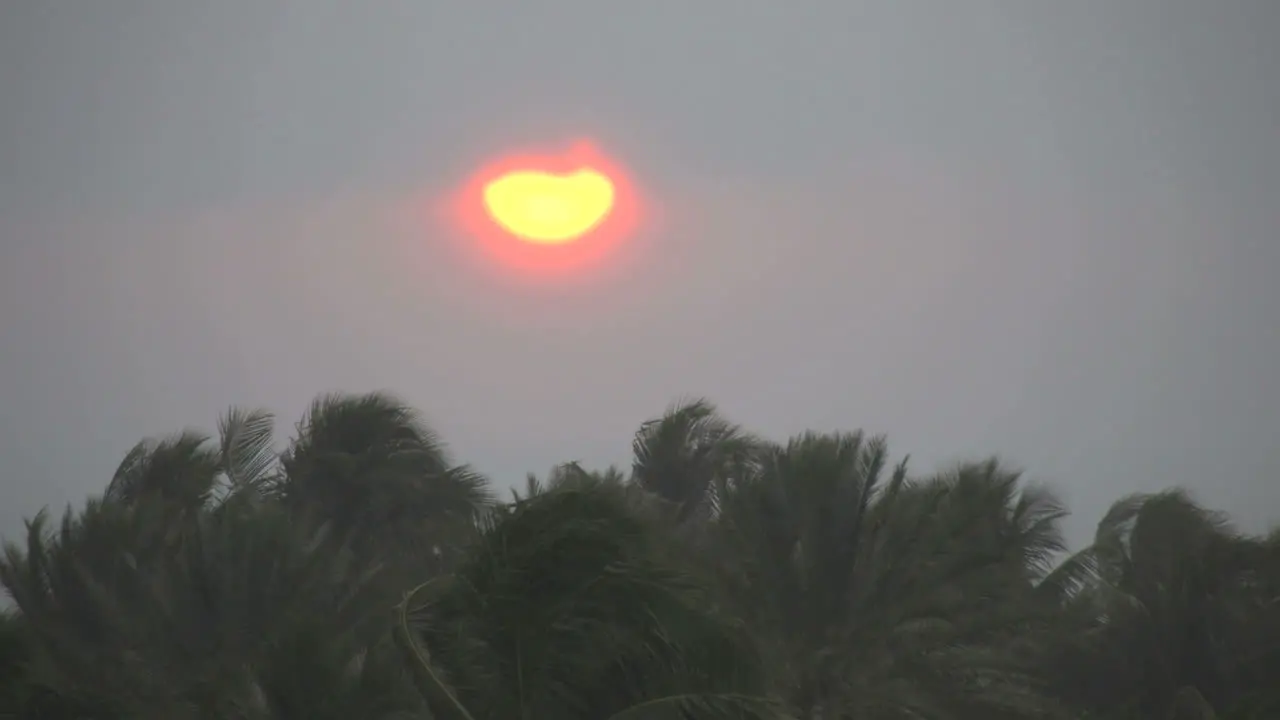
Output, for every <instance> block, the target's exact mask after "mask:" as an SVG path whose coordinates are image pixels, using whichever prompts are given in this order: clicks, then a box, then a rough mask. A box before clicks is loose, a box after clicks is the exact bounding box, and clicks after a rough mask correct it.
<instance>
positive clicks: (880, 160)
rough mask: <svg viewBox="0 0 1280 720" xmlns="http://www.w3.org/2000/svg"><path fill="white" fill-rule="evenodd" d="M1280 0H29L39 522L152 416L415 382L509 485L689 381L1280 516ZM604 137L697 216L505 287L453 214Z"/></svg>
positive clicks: (26, 221) (24, 141) (26, 462)
mask: <svg viewBox="0 0 1280 720" xmlns="http://www.w3.org/2000/svg"><path fill="white" fill-rule="evenodd" d="M1277 30H1280V4H1277V3H1276V2H1274V0H1216V2H1212V3H1211V2H1207V1H1205V0H1073V1H1072V2H1069V3H1066V2H1048V1H1047V0H1005V1H1002V2H996V1H994V0H964V1H963V2H960V1H957V0H884V1H881V2H859V1H857V0H843V1H835V0H823V1H819V0H808V1H807V2H789V3H784V2H778V1H777V0H714V1H713V0H692V1H691V0H683V1H681V2H676V1H675V0H647V2H632V3H621V2H599V1H598V0H537V1H532V0H530V1H528V2H520V3H516V2H504V3H483V2H474V1H472V2H463V1H462V0H454V1H451V2H423V1H422V0H406V1H404V2H392V1H391V0H385V1H382V2H365V3H352V2H338V1H337V0H276V1H275V2H269V3H268V2H261V0H235V1H233V0H222V1H221V2H218V3H210V2H203V3H198V2H194V1H192V0H111V1H107V0H94V1H92V2H91V1H90V0H78V1H77V0H64V1H58V2H50V1H47V0H46V1H44V2H40V1H37V0H10V1H9V2H4V3H3V4H0V457H3V458H4V469H3V477H2V478H0V483H2V485H0V534H3V535H6V536H9V537H12V536H13V535H14V534H15V533H16V532H18V531H19V530H20V518H21V517H23V516H28V515H30V514H32V513H34V512H35V511H36V510H38V509H39V508H40V507H41V506H43V505H45V504H53V505H55V506H61V505H62V504H64V503H67V502H77V503H78V502H80V501H81V500H82V499H83V498H84V497H85V495H86V494H87V493H90V492H98V491H100V490H101V489H102V487H103V486H104V483H105V482H106V480H107V479H108V477H109V475H110V472H111V471H112V470H113V469H114V467H115V464H116V463H117V462H118V460H119V459H120V457H121V456H122V455H123V453H124V452H125V451H126V450H127V449H128V447H129V446H130V445H132V444H133V443H134V442H135V441H136V440H138V439H139V438H140V437H142V436H145V435H152V434H157V433H167V432H171V431H174V430H177V429H180V428H182V427H183V426H197V427H204V428H212V427H213V426H214V422H215V419H216V417H217V415H218V414H219V412H221V411H222V410H223V409H224V408H225V407H226V406H227V405H229V404H244V405H251V406H266V407H268V408H271V409H273V410H276V411H278V412H279V413H280V415H281V419H282V423H281V425H282V427H281V431H282V433H283V432H284V431H288V430H290V429H291V428H292V423H293V422H294V421H295V420H296V419H297V417H298V416H299V415H300V413H301V412H302V410H303V409H304V407H305V405H306V403H307V402H308V401H309V400H310V399H311V398H312V397H313V396H314V395H315V394H317V393H319V392H321V391H326V390H350V391H365V390H373V389H384V388H385V389H390V390H393V391H395V392H397V393H399V394H401V395H402V396H404V397H405V398H406V399H408V400H409V401H411V402H413V403H414V404H416V405H417V406H419V407H421V408H422V409H423V410H424V411H425V412H426V413H427V414H428V417H429V418H430V420H431V422H432V423H433V424H434V425H435V426H436V427H437V428H438V429H439V430H440V431H441V432H442V433H443V434H444V435H445V436H446V437H447V438H448V439H449V440H450V442H451V444H452V446H453V447H454V449H455V451H456V453H457V455H458V456H459V458H460V459H463V460H467V461H470V462H473V463H474V464H476V465H477V466H478V467H479V468H480V469H482V470H484V471H486V472H487V473H489V474H491V475H492V477H494V478H495V480H496V481H497V482H499V483H501V484H506V483H509V482H512V481H519V480H521V478H522V477H523V474H524V472H525V471H526V470H538V471H542V470H544V469H546V468H547V467H548V466H550V465H551V464H553V463H555V462H558V461H563V460H570V459H581V460H584V461H586V462H588V463H591V464H607V463H609V462H615V461H624V460H625V459H626V457H627V453H628V449H629V447H628V443H629V439H630V434H631V432H632V431H633V430H634V428H635V426H636V425H637V424H638V423H639V422H640V421H641V420H642V419H644V418H646V417H649V416H651V415H654V414H656V413H658V412H659V411H661V410H662V408H663V407H664V406H665V405H666V404H667V403H668V402H669V401H670V400H672V399H673V398H675V397H677V396H680V395H684V394H700V395H707V396H709V397H711V398H712V399H713V400H715V401H716V402H718V403H719V404H720V405H721V406H722V408H723V409H724V410H725V411H726V412H727V413H729V414H730V415H731V416H732V417H733V418H735V419H737V420H738V421H740V422H742V423H744V424H745V425H747V426H749V427H750V428H753V429H756V430H759V431H761V432H764V433H767V434H771V435H774V436H778V437H781V436H784V435H786V434H789V433H792V432H795V431H799V430H802V429H805V428H814V429H837V428H856V427H863V428H866V429H868V430H870V431H874V432H884V433H887V434H888V435H889V438H890V442H891V444H892V446H893V447H894V449H895V450H896V451H897V452H899V453H903V452H910V453H912V454H913V456H914V457H915V458H916V459H917V461H916V467H917V469H919V470H924V469H926V468H929V467H933V466H936V465H938V464H939V463H944V462H949V461H952V460H956V459H960V458H964V457H976V456H982V455H986V454H989V453H998V454H1000V455H1001V456H1002V457H1005V458H1007V459H1009V460H1010V461H1011V462H1013V463H1016V464H1017V465H1020V466H1022V467H1025V468H1026V469H1027V470H1028V471H1029V472H1030V474H1031V475H1032V476H1034V477H1036V478H1038V479H1041V480H1044V481H1047V482H1050V483H1052V484H1054V485H1055V486H1057V487H1058V488H1059V489H1060V490H1061V491H1062V493H1063V494H1064V495H1065V496H1066V498H1067V499H1068V500H1069V501H1070V502H1071V504H1072V506H1073V507H1074V508H1075V509H1076V516H1075V517H1074V518H1073V520H1072V521H1071V524H1070V529H1071V532H1072V536H1073V538H1074V539H1075V540H1076V541H1082V540H1083V539H1084V538H1085V537H1086V536H1087V534H1088V533H1090V532H1091V531H1092V530H1091V529H1092V526H1093V525H1094V523H1096V521H1097V519H1098V517H1099V515H1100V513H1101V512H1102V510H1103V508H1104V507H1105V506H1106V505H1108V504H1109V503H1110V502H1111V501H1112V500H1114V499H1115V498H1116V497H1118V496H1119V495H1121V494H1124V493H1127V492H1133V491H1140V490H1151V489H1157V488H1161V487H1165V486H1168V485H1172V484H1185V485H1187V486H1189V487H1191V488H1192V489H1193V490H1194V491H1195V492H1196V493H1197V494H1198V495H1199V496H1200V497H1202V498H1203V499H1205V500H1207V501H1209V503H1210V504H1211V505H1214V506H1217V507H1219V508H1222V509H1225V510H1228V511H1230V512H1232V513H1233V514H1235V515H1236V516H1237V517H1238V518H1240V519H1241V520H1242V521H1243V522H1244V523H1245V524H1246V525H1248V526H1249V527H1251V528H1257V529H1260V528H1261V527H1263V526H1264V525H1266V524H1268V523H1270V522H1271V521H1272V520H1273V519H1280V480H1278V479H1280V460H1278V458H1280V451H1277V450H1276V449H1275V442H1276V430H1277V428H1278V427H1280V382H1276V381H1275V375H1276V370H1277V368H1280V330H1278V329H1277V328H1280V324H1278V323H1277V322H1276V319H1275V318H1276V314H1277V312H1280V290H1277V289H1276V288H1275V287H1274V286H1273V285H1272V282H1271V276H1272V275H1273V274H1274V273H1275V272H1276V271H1277V270H1280V139H1278V138H1277V129H1278V128H1280V125H1278V124H1277V123H1278V121H1277V118H1280V82H1277V80H1276V78H1277V76H1278V75H1280V53H1278V50H1277V48H1280V45H1278V44H1277V43H1276V42H1275V34H1276V32H1277ZM580 136H587V137H591V138H594V139H596V140H597V141H598V142H599V143H601V144H602V145H603V146H604V147H605V148H606V149H607V150H608V151H609V152H610V153H611V154H612V155H613V156H614V157H616V158H618V159H619V160H621V161H623V162H625V163H626V164H627V165H628V166H629V167H630V168H631V170H632V172H633V173H634V174H635V176H636V180H637V182H638V183H639V184H640V185H641V186H642V188H643V190H644V192H645V194H646V197H648V198H649V199H650V201H651V202H650V204H651V205H652V206H655V207H658V206H660V208H661V223H660V225H659V224H658V223H650V224H649V225H648V227H647V230H646V231H645V232H644V233H642V234H641V235H640V236H638V237H637V242H639V243H641V244H639V245H637V246H636V247H638V248H641V250H639V251H637V252H636V253H635V255H636V257H637V258H638V259H637V260H635V261H634V262H631V263H629V264H627V265H625V266H624V267H622V269H621V274H620V276H618V277H615V278H612V279H610V280H609V281H608V282H604V281H598V282H594V283H590V282H588V283H582V284H580V285H579V286H576V287H574V288H571V289H564V288H547V287H543V288H540V289H539V288H530V287H511V286H507V285H503V284H501V283H499V282H497V281H495V280H494V279H493V278H491V277H488V276H485V275H482V274H479V273H477V272H476V270H475V268H473V267H469V266H464V265H460V264H458V262H457V258H456V257H455V256H454V255H451V254H449V253H448V252H445V251H444V250H442V247H443V246H444V243H445V239H444V235H446V234H447V233H446V229H444V228H442V227H440V226H439V225H438V223H435V222H434V221H433V220H432V218H431V216H430V214H429V213H427V212H425V211H424V210H423V209H424V208H426V207H428V206H430V205H431V204H432V203H433V202H435V201H436V200H438V198H440V197H442V196H443V195H444V194H445V193H447V192H449V191H450V190H451V189H453V188H455V187H456V186H457V185H458V184H459V183H460V182H461V181H462V180H463V179H464V177H465V176H466V174H467V173H468V172H469V171H470V170H472V169H473V168H474V167H475V165H476V164H478V163H480V162H482V161H484V160H487V159H489V158H490V157H492V156H493V155H494V154H496V153H501V152H503V151H504V150H506V149H508V148H513V147H515V148H518V147H521V146H524V145H527V144H529V143H548V142H559V141H562V140H567V139H570V138H573V137H580Z"/></svg>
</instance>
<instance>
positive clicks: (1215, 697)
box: [0, 394, 1280, 720]
mask: <svg viewBox="0 0 1280 720" xmlns="http://www.w3.org/2000/svg"><path fill="white" fill-rule="evenodd" d="M274 427H275V422H274V418H273V416H272V415H271V414H270V413H267V412H265V411H261V410H256V411H245V410H237V409H234V408H233V409H231V410H230V411H228V413H227V414H226V415H225V416H224V417H223V418H221V419H220V421H219V424H218V431H219V432H218V436H217V438H216V440H213V439H209V438H207V437H206V436H204V435H201V434H199V433H195V432H191V431H188V432H185V433H182V434H180V435H175V436H172V437H170V438H167V439H163V440H160V441H147V442H143V443H140V444H139V445H137V446H136V447H135V448H134V449H133V450H131V451H130V452H129V453H128V454H127V456H126V458H125V460H124V461H123V462H122V463H121V465H120V467H119V469H118V470H117V471H116V473H115V474H114V476H113V477H112V478H111V480H110V482H109V483H108V484H107V486H106V488H105V491H104V494H103V496H102V498H100V499H91V500H90V501H89V502H87V503H86V505H85V506H84V508H83V509H81V510H80V511H78V512H73V511H72V510H70V509H68V510H67V511H66V512H65V513H64V514H63V515H62V517H61V519H60V520H59V521H57V522H54V521H53V520H52V519H51V518H50V516H49V515H48V514H47V513H43V512H42V513H40V514H38V515H37V516H36V517H34V518H33V519H32V520H31V521H29V523H28V525H27V532H26V537H25V538H23V539H22V542H10V543H6V545H5V547H4V558H3V560H2V561H0V583H2V584H3V586H4V587H5V589H6V590H7V592H8V593H9V595H10V596H11V598H12V599H13V601H14V604H15V606H16V609H15V611H14V612H13V613H10V614H6V615H4V616H3V617H0V718H3V717H15V718H47V719H49V720H59V719H61V718H66V719H68V720H70V719H71V718H92V719H96V720H114V719H115V718H121V719H124V718H129V719H130V720H134V719H144V720H145V719H150V718H156V719H157V720H159V719H160V718H165V719H169V718H177V719H179V720H182V719H185V718H191V719H195V718H244V719H255V720H256V719H262V720H267V719H269V718H308V720H313V719H323V718H333V719H334V720H338V719H339V718H343V719H348V718H356V717H359V718H435V719H437V720H575V719H581V720H666V719H667V718H670V719H671V720H720V719H724V720H730V719H732V720H754V719H763V718H771V719H777V720H782V719H783V718H787V717H795V718H798V719H799V720H835V719H837V718H839V719H840V720H846V719H847V720H863V719H867V720H892V719H897V718H902V719H904V720H905V719H908V718H909V719H911V720H969V719H971V718H972V719H978V718H981V719H982V720H1006V719H1007V720H1015V719H1023V718H1026V719H1031V718H1040V719H1045V718H1063V720H1067V719H1068V718H1093V719H1095V720H1122V719H1123V720H1129V719H1132V718H1142V719H1144V720H1146V719H1155V720H1183V719H1185V720H1204V719H1207V718H1223V719H1224V720H1246V719H1253V718H1273V717H1277V716H1280V690H1278V689H1277V687H1276V683H1275V679H1276V678H1277V677H1280V532H1277V533H1273V534H1272V535H1270V536H1268V537H1252V536H1246V535H1243V534H1241V533H1239V532H1238V531H1236V530H1235V529H1234V528H1232V527H1231V525H1230V524H1229V523H1228V522H1226V520H1225V519H1224V518H1222V517H1221V516H1219V515H1217V514H1215V513H1212V512H1210V511H1208V510H1206V509H1205V508H1203V507H1202V506H1200V505H1199V504H1197V503H1196V502H1194V501H1193V500H1192V499H1191V498H1190V497H1188V496H1187V495H1186V494H1185V493H1183V492H1180V491H1170V492H1166V493H1157V494H1153V495H1142V496H1134V497H1131V498H1125V499H1122V500H1121V501H1119V502H1117V503H1116V505H1115V506H1114V507H1113V508H1112V509H1111V511H1110V512H1109V513H1107V515H1106V516H1105V517H1104V518H1103V519H1102V521H1101V522H1100V523H1099V526H1098V532H1097V535H1096V538H1095V541H1094V543H1093V544H1092V545H1091V546H1090V547H1088V548H1085V549H1083V550H1081V551H1079V552H1076V553H1074V554H1071V555H1064V553H1065V547H1064V543H1063V540H1062V537H1061V534H1060V527H1059V525H1060V522H1061V520H1062V518H1063V517H1064V515H1065V513H1066V511H1065V508H1064V507H1063V505H1062V504H1061V502H1059V501H1058V500H1057V499H1056V498H1055V497H1054V495H1053V494H1052V493H1051V492H1049V491H1048V490H1046V489H1044V488H1041V487H1038V486H1036V485H1033V484H1028V483H1026V482H1025V481H1024V480H1023V479H1022V477H1021V476H1020V474H1019V473H1017V472H1014V471H1011V470H1009V469H1008V468H1006V467H1005V466H1003V465H1002V464H1000V463H999V462H997V461H995V460H989V461H984V462H977V463H968V464H962V465H959V466H956V467H955V468H952V469H949V470H947V471H945V472H941V473H935V474H931V475H926V476H911V475H909V474H908V472H907V465H906V461H905V460H901V461H895V460H893V459H892V458H891V457H890V455H889V452H888V448H887V445H886V444H885V442H884V440H883V439H882V438H872V437H868V436H865V435H863V434H861V433H832V434H818V433H805V434H802V435H799V436H797V437H794V438H791V439H789V440H787V441H786V442H784V443H780V444H776V443H769V442H766V441H763V440H761V439H759V438H757V437H755V436H753V435H752V434H750V433H748V432H746V431H745V430H743V429H742V428H741V427H739V426H738V425H736V424H734V423H732V422H730V421H728V420H727V419H725V418H724V417H723V416H722V415H720V413H719V412H718V411H717V410H716V409H715V407H714V406H713V405H711V404H710V403H708V402H706V401H703V400H694V401H688V402H684V403H680V404H676V405H673V406H672V407H671V408H669V409H668V411H667V412H666V413H665V414H664V415H663V416H662V417H659V418H656V419H654V420H651V421H648V422H645V423H643V424H642V425H641V427H640V429H639V430H638V432H637V433H636V436H635V438H634V439H633V444H632V451H633V459H632V464H631V469H630V472H629V473H625V472H623V471H619V470H618V469H616V468H609V469H607V470H605V471H593V470H590V469H587V468H584V467H582V466H581V465H580V464H578V463H566V464H564V465H561V466H558V467H556V468H554V469H553V470H552V472H551V473H550V474H548V475H547V476H546V477H545V479H538V478H536V477H534V476H529V478H528V479H527V482H526V484H525V487H524V488H523V489H522V490H521V491H519V492H514V491H513V493H512V500H511V501H510V502H507V503H496V502H495V501H494V499H493V496H492V494H491V492H490V487H489V484H488V482H487V481H486V480H485V479H484V478H482V477H480V476H478V475H477V474H476V473H475V472H473V471H472V470H470V469H469V468H468V467H467V466H465V465H460V464H457V463H455V462H454V461H453V460H452V459H451V458H450V457H449V454H448V452H447V450H446V448H445V446H444V444H443V443H442V442H441V440H440V439H439V438H438V437H437V436H436V435H435V434H434V433H433V432H432V431H431V430H430V429H429V428H428V427H426V426H425V425H424V424H423V423H422V422H421V420H420V418H419V416H418V414H417V413H416V412H414V411H413V410H412V409H411V408H409V407H407V406H406V405H404V404H403V403H401V402H399V401H398V400H396V399H395V398H392V397H390V396H387V395H383V394H371V395H363V396H341V395H333V396H324V397H321V398H319V399H317V400H316V402H315V403H314V404H313V405H312V407H311V408H310V410H309V411H308V413H307V414H306V416H305V417H304V418H303V421H302V422H301V423H299V424H298V426H297V430H296V433H295V435H294V437H293V438H291V439H289V440H288V441H287V442H285V443H284V444H283V447H282V448H281V447H277V445H276V439H275V436H274Z"/></svg>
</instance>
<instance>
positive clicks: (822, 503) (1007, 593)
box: [721, 433, 1062, 720]
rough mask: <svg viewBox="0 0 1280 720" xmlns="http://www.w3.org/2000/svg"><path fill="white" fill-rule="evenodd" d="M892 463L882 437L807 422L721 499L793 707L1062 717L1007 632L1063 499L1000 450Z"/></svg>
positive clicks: (826, 713)
mask: <svg viewBox="0 0 1280 720" xmlns="http://www.w3.org/2000/svg"><path fill="white" fill-rule="evenodd" d="M887 467H888V456H887V450H886V446H885V443H884V441H883V439H881V438H867V437H865V436H864V435H863V434H861V433H848V434H836V435H817V434H806V435H802V436H800V437H797V438H794V439H792V440H791V441H790V442H789V443H788V444H787V445H786V446H785V447H778V448H775V449H774V450H773V451H772V452H771V453H770V454H769V455H768V456H767V457H766V458H765V459H764V461H763V463H762V467H761V472H760V474H759V475H758V476H756V477H754V478H753V479H751V480H750V481H748V482H744V483H740V484H739V485H737V486H735V488H734V489H733V491H731V492H730V493H729V495H728V496H727V498H726V499H725V501H724V503H723V505H722V515H721V528H722V532H723V533H724V534H725V535H727V537H728V541H727V543H726V545H727V546H728V547H729V548H731V552H732V557H733V560H732V562H733V564H734V565H735V566H736V568H737V570H736V572H737V575H738V577H737V583H738V588H737V591H736V593H735V596H736V597H738V598H741V599H743V601H744V604H743V607H742V612H743V613H744V614H745V615H746V617H747V618H748V619H749V622H750V623H751V625H752V627H754V628H757V629H758V630H759V631H760V632H761V633H762V634H764V636H765V637H766V638H767V639H766V642H768V643H769V644H768V647H769V648H770V651H771V654H772V655H773V656H774V657H776V658H778V659H779V667H778V682H779V683H780V689H781V690H782V691H783V692H785V693H786V694H787V697H788V700H789V701H790V703H791V705H792V707H793V708H794V709H795V711H796V713H797V715H798V716H800V717H803V718H831V717H876V718H929V719H938V720H942V719H946V718H966V717H984V718H1006V717H1007V718H1013V717H1027V716H1035V717H1051V716H1053V713H1055V712H1056V710H1057V709H1056V708H1055V707H1054V706H1053V703H1051V702H1049V701H1047V700H1046V699H1045V698H1044V696H1043V695H1041V694H1040V693H1039V691H1038V689H1037V688H1036V686H1035V685H1036V684H1035V681H1034V678H1031V677H1029V676H1028V675H1027V674H1026V673H1025V672H1022V668H1021V666H1020V664H1019V662H1018V660H1017V657H1016V654H1015V652H1014V649H1013V648H1012V647H1011V646H1010V643H1009V638H1011V637H1012V636H1013V630H1014V628H1015V627H1016V626H1017V625H1018V624H1019V623H1020V622H1021V621H1022V618H1021V611H1020V610H1019V609H1018V606H1019V603H1020V602H1021V601H1022V600H1023V599H1024V596H1025V594H1026V593H1027V592H1028V591H1029V588H1030V581H1031V579H1032V578H1033V577H1034V576H1035V575H1036V573H1038V572H1040V568H1041V567H1043V565H1044V564H1045V559H1046V558H1047V556H1048V555H1050V554H1051V553H1052V552H1054V551H1055V550H1057V549H1058V548H1060V547H1061V538H1060V536H1059V535H1058V530H1057V526H1056V524H1055V521H1056V519H1057V518H1058V517H1059V516H1060V515H1061V514H1062V511H1061V508H1060V506H1059V505H1058V504H1057V503H1056V501H1054V500H1053V498H1052V496H1050V495H1048V494H1047V493H1045V492H1043V491H1040V490H1036V489H1033V488H1027V489H1021V488H1020V487H1019V485H1018V476H1017V474H1016V473H1010V472H1007V471H1004V470H1003V469H1001V468H1000V467H999V465H998V464H996V463H994V462H989V463H983V464H975V465H967V466H963V467H961V468H959V469H958V470H956V471H955V472H952V473H947V474H944V475H941V476H938V477H935V478H932V479H928V480H925V481H911V480H908V478H907V475H906V465H905V460H904V461H903V462H902V463H900V464H898V465H897V466H896V467H895V468H894V469H893V471H892V474H891V476H890V478H889V480H888V482H887V483H883V482H882V475H883V473H884V471H885V470H886V468H887ZM1029 714H1033V715H1029Z"/></svg>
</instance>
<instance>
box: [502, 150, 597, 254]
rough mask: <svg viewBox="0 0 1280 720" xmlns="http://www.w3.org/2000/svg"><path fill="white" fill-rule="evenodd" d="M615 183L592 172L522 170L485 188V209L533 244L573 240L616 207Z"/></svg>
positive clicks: (506, 175) (555, 243)
mask: <svg viewBox="0 0 1280 720" xmlns="http://www.w3.org/2000/svg"><path fill="white" fill-rule="evenodd" d="M614 195H615V193H614V186H613V181H611V180H610V179H609V178H608V177H606V176H605V175H603V174H601V173H600V172H598V171H596V170H592V169H586V168H584V169H579V170H575V171H573V172H572V173H570V174H567V175H559V174H553V173H547V172H542V171H533V170H517V171H514V172H510V173H507V174H505V175H502V176H501V177H498V178H497V179H495V180H492V181H490V182H489V183H488V184H486V185H485V186H484V206H485V209H486V210H487V211H488V213H489V215H490V216H491V217H492V218H493V220H494V222H496V223H497V224H498V225H499V226H500V227H502V228H504V229H506V230H507V231H508V232H510V233H511V234H512V235H515V236H516V237H518V238H520V239H523V240H527V241H528V242H532V243H539V244H547V245H559V244H562V243H567V242H573V241H574V240H575V239H577V238H579V237H581V236H582V235H585V234H586V233H588V232H590V231H591V229H592V228H594V227H595V226H597V225H599V224H600V223H601V222H603V221H604V220H605V219H606V218H607V217H608V215H609V211H610V210H612V209H613V201H614Z"/></svg>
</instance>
